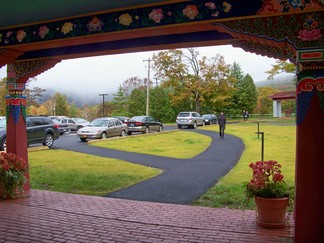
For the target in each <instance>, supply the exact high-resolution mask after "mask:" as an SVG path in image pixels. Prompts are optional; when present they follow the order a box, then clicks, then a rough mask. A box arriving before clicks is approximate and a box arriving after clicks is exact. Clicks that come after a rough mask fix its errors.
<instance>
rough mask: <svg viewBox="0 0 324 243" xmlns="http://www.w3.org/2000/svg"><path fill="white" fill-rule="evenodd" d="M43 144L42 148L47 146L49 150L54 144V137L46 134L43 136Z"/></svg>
mask: <svg viewBox="0 0 324 243" xmlns="http://www.w3.org/2000/svg"><path fill="white" fill-rule="evenodd" d="M44 141H45V142H43V146H47V147H49V148H51V147H52V146H53V144H54V137H53V135H52V134H49V133H48V134H46V136H45V140H44Z"/></svg>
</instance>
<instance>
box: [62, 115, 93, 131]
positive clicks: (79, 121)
mask: <svg viewBox="0 0 324 243" xmlns="http://www.w3.org/2000/svg"><path fill="white" fill-rule="evenodd" d="M60 122H61V123H63V124H67V125H68V126H69V128H70V129H71V131H78V130H79V129H80V128H82V127H85V126H87V125H89V123H90V122H88V121H87V120H85V119H83V118H63V119H60Z"/></svg>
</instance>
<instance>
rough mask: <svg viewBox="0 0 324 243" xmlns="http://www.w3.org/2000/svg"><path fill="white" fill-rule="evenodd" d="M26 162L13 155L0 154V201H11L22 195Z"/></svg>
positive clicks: (26, 167)
mask: <svg viewBox="0 0 324 243" xmlns="http://www.w3.org/2000/svg"><path fill="white" fill-rule="evenodd" d="M27 169H28V165H27V162H26V161H25V160H24V159H22V158H20V157H18V156H17V155H15V154H13V153H5V152H3V153H0V199H12V198H17V197H20V196H21V195H22V194H23V186H24V184H25V182H26V177H25V173H26V172H27Z"/></svg>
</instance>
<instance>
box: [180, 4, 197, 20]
mask: <svg viewBox="0 0 324 243" xmlns="http://www.w3.org/2000/svg"><path fill="white" fill-rule="evenodd" d="M182 13H183V14H184V15H185V16H187V17H188V18H189V19H195V18H196V16H197V15H198V13H199V11H198V8H197V6H196V5H187V7H186V8H185V9H183V10H182Z"/></svg>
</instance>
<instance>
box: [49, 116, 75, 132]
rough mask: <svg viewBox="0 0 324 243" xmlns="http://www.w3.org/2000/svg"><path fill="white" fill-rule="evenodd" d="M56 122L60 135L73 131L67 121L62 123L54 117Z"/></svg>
mask: <svg viewBox="0 0 324 243" xmlns="http://www.w3.org/2000/svg"><path fill="white" fill-rule="evenodd" d="M52 120H53V122H54V124H55V125H56V126H57V128H58V130H59V132H60V135H63V134H70V133H71V129H70V128H69V126H68V124H65V123H61V122H60V121H59V120H56V119H52Z"/></svg>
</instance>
